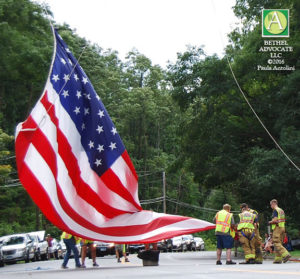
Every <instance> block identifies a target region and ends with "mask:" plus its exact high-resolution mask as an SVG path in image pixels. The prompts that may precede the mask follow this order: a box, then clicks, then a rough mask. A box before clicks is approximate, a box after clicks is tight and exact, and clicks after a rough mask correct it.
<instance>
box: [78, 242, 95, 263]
mask: <svg viewBox="0 0 300 279" xmlns="http://www.w3.org/2000/svg"><path fill="white" fill-rule="evenodd" d="M80 244H81V267H82V268H85V267H86V266H85V258H86V252H87V248H89V250H90V253H91V256H92V260H93V266H94V267H97V266H99V265H98V264H97V262H96V246H94V241H93V240H88V239H81V240H80Z"/></svg>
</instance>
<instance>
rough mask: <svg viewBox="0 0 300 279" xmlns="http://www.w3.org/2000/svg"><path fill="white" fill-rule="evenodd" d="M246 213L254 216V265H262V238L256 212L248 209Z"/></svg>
mask: <svg viewBox="0 0 300 279" xmlns="http://www.w3.org/2000/svg"><path fill="white" fill-rule="evenodd" d="M248 211H249V212H251V213H252V214H254V215H255V220H256V222H255V223H254V234H255V236H254V240H255V242H254V247H255V263H256V264H262V263H263V255H262V248H261V246H262V238H261V236H260V233H259V217H258V212H257V211H256V210H254V209H251V208H249V207H248Z"/></svg>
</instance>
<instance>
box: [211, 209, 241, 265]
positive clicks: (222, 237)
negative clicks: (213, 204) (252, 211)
mask: <svg viewBox="0 0 300 279" xmlns="http://www.w3.org/2000/svg"><path fill="white" fill-rule="evenodd" d="M230 209H231V206H230V205H229V204H224V205H223V209H222V210H220V211H219V212H217V214H216V216H215V218H214V220H213V222H214V223H215V224H216V229H215V234H216V237H217V262H216V264H217V265H221V264H222V262H221V256H222V249H225V248H226V249H227V250H226V264H236V263H235V262H233V261H232V260H231V249H232V248H233V243H234V240H233V238H232V236H231V235H230V232H231V229H234V219H233V216H232V213H230Z"/></svg>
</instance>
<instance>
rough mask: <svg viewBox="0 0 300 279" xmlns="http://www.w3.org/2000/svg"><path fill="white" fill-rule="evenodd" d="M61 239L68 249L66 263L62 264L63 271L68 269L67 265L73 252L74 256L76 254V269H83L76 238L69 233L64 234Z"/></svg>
mask: <svg viewBox="0 0 300 279" xmlns="http://www.w3.org/2000/svg"><path fill="white" fill-rule="evenodd" d="M61 239H62V240H63V242H64V243H65V245H66V248H67V252H66V254H65V257H64V261H63V264H62V266H61V268H63V269H66V268H68V267H67V264H68V261H69V259H70V256H71V251H73V254H74V260H75V264H76V268H81V264H80V261H79V253H78V249H77V247H76V239H75V236H73V235H71V234H69V233H66V232H63V233H62V235H61Z"/></svg>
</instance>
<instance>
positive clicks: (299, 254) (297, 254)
mask: <svg viewBox="0 0 300 279" xmlns="http://www.w3.org/2000/svg"><path fill="white" fill-rule="evenodd" d="M290 254H291V255H292V257H294V258H300V250H294V251H291V252H290Z"/></svg>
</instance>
